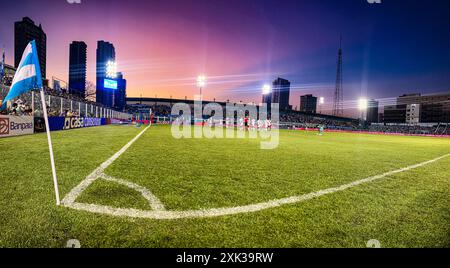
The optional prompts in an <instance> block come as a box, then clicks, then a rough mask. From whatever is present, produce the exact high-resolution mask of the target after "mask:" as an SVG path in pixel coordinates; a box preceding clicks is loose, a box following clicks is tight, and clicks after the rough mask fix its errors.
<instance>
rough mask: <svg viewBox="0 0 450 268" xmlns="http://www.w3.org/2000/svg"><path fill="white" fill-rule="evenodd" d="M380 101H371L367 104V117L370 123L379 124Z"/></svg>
mask: <svg viewBox="0 0 450 268" xmlns="http://www.w3.org/2000/svg"><path fill="white" fill-rule="evenodd" d="M378 105H379V103H378V101H376V100H369V101H368V102H367V117H366V120H367V122H368V123H378V122H379V121H378V120H379V119H378Z"/></svg>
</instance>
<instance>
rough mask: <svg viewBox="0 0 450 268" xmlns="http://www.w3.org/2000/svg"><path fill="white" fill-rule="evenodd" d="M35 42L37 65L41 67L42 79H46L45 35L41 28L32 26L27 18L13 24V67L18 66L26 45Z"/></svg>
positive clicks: (32, 23)
mask: <svg viewBox="0 0 450 268" xmlns="http://www.w3.org/2000/svg"><path fill="white" fill-rule="evenodd" d="M33 40H35V41H36V48H37V51H38V57H39V65H40V67H41V74H42V78H43V79H45V78H46V64H47V35H46V34H45V32H44V30H43V29H42V26H41V25H40V24H39V26H37V25H35V24H34V21H32V20H31V19H30V18H28V17H24V18H22V20H21V21H16V22H15V23H14V67H15V68H17V67H18V66H19V63H20V60H21V59H22V55H23V51H24V50H25V48H26V47H27V45H28V43H29V42H31V41H33Z"/></svg>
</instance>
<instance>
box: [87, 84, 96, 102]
mask: <svg viewBox="0 0 450 268" xmlns="http://www.w3.org/2000/svg"><path fill="white" fill-rule="evenodd" d="M95 93H96V86H95V84H94V83H93V82H91V81H87V80H86V100H88V101H95V100H96V97H95Z"/></svg>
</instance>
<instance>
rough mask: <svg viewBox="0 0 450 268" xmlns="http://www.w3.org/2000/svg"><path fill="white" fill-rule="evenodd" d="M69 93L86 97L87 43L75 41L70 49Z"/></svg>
mask: <svg viewBox="0 0 450 268" xmlns="http://www.w3.org/2000/svg"><path fill="white" fill-rule="evenodd" d="M69 50H70V51H69V93H70V94H74V95H78V96H80V97H82V98H85V97H86V52H87V46H86V43H84V42H82V41H73V42H72V43H71V44H70V49H69Z"/></svg>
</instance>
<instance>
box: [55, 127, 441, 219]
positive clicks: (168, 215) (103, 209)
mask: <svg viewBox="0 0 450 268" xmlns="http://www.w3.org/2000/svg"><path fill="white" fill-rule="evenodd" d="M148 128H149V127H147V128H145V129H144V130H143V131H142V132H140V133H139V134H138V135H137V136H136V137H135V138H134V139H132V140H131V141H130V142H129V143H128V144H126V145H125V146H124V147H123V148H122V149H121V150H120V151H119V152H117V153H116V154H114V155H113V156H112V157H111V158H109V159H108V160H106V161H105V162H104V163H103V164H101V165H100V167H98V168H97V169H96V170H94V171H93V172H92V173H91V174H90V175H88V176H87V177H86V178H85V179H84V180H83V181H82V182H81V183H80V184H79V185H78V186H76V187H75V188H73V189H72V190H71V191H70V192H69V193H68V194H67V195H66V196H65V197H64V199H63V200H62V202H61V204H62V205H63V206H65V207H69V208H72V209H77V210H84V211H88V212H92V213H98V214H106V215H111V216H119V217H132V218H149V219H157V220H171V219H182V218H207V217H219V216H226V215H234V214H241V213H250V212H257V211H261V210H265V209H269V208H276V207H280V206H282V205H287V204H294V203H299V202H303V201H307V200H310V199H314V198H317V197H320V196H323V195H327V194H332V193H336V192H340V191H344V190H346V189H349V188H353V187H356V186H358V185H361V184H365V183H369V182H372V181H375V180H378V179H382V178H384V177H387V176H390V175H394V174H397V173H401V172H405V171H409V170H412V169H416V168H420V167H423V166H425V165H429V164H431V163H434V162H437V161H439V160H441V159H443V158H446V157H449V156H450V154H445V155H442V156H440V157H437V158H434V159H431V160H428V161H425V162H422V163H418V164H414V165H410V166H407V167H404V168H400V169H396V170H392V171H388V172H385V173H383V174H379V175H375V176H371V177H368V178H365V179H361V180H356V181H353V182H350V183H347V184H342V185H340V186H337V187H332V188H327V189H324V190H319V191H316V192H311V193H308V194H303V195H298V196H291V197H286V198H281V199H275V200H270V201H266V202H260V203H255V204H250V205H243V206H236V207H223V208H211V209H200V210H185V211H176V210H165V208H164V205H163V204H162V203H161V202H160V201H159V199H158V198H157V197H156V196H154V195H153V194H152V193H151V192H150V191H148V190H147V189H146V188H144V187H142V186H139V185H137V184H134V183H131V182H128V181H125V180H121V179H117V178H112V177H110V176H107V175H105V174H103V171H104V170H105V169H106V167H108V166H109V165H111V164H112V163H113V162H114V160H116V159H117V158H118V157H119V156H120V155H121V154H123V153H124V152H125V151H126V150H127V149H128V148H129V147H130V146H131V145H132V144H133V143H134V142H135V141H136V140H137V139H138V138H139V137H140V136H141V135H142V134H143V133H144V132H145V131H146V130H147V129H148ZM98 178H102V179H106V180H109V181H114V182H116V183H120V184H122V185H125V186H127V187H130V188H132V189H134V190H136V191H138V192H140V193H141V194H142V195H143V197H144V198H145V199H147V200H148V201H149V203H150V205H151V207H152V209H153V210H140V209H132V208H119V207H111V206H105V205H97V204H87V203H79V202H75V200H76V198H77V197H78V196H79V195H80V194H81V193H82V192H83V191H84V190H85V189H86V188H87V187H88V186H89V185H90V184H91V183H92V182H93V181H95V180H96V179H98Z"/></svg>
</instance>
